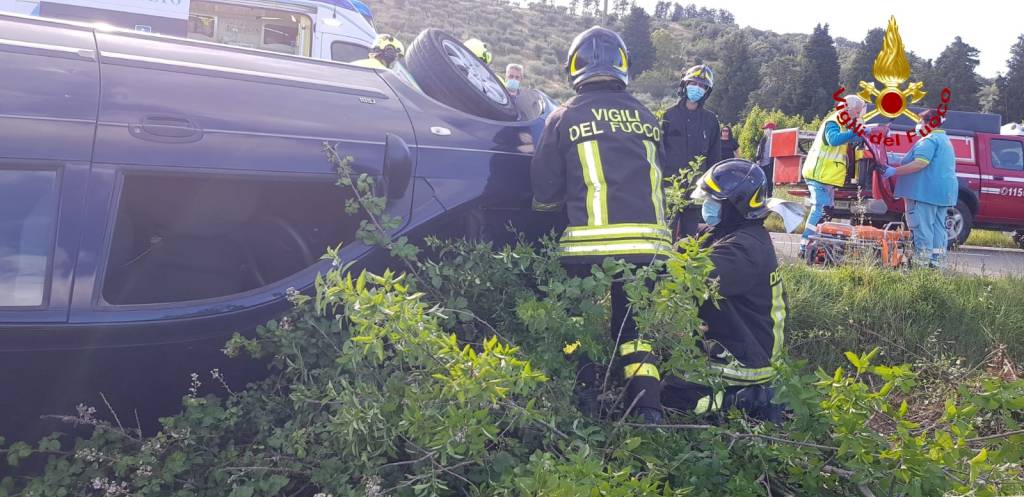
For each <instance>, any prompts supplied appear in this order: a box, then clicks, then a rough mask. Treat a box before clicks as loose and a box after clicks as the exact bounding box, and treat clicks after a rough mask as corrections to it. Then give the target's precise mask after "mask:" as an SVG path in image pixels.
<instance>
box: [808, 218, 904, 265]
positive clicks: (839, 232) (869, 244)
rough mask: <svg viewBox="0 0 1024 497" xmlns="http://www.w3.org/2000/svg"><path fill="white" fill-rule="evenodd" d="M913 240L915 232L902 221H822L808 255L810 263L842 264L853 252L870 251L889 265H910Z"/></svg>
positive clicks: (809, 243)
mask: <svg viewBox="0 0 1024 497" xmlns="http://www.w3.org/2000/svg"><path fill="white" fill-rule="evenodd" d="M912 241H913V234H912V233H911V232H910V231H908V230H907V229H906V227H905V226H904V225H903V223H898V222H894V223H888V224H886V225H885V227H884V228H875V227H874V226H858V225H850V224H844V223H832V222H828V223H821V224H819V225H818V226H817V229H816V231H815V233H814V234H813V235H811V236H810V237H809V239H808V242H807V247H806V251H805V257H806V259H807V263H808V264H810V265H839V264H842V263H843V262H844V261H845V260H846V258H847V256H849V255H850V254H853V253H867V254H873V255H874V256H876V257H877V258H878V259H879V260H880V262H881V263H882V265H884V266H886V267H891V268H900V267H909V266H910V250H912V249H911V243H912Z"/></svg>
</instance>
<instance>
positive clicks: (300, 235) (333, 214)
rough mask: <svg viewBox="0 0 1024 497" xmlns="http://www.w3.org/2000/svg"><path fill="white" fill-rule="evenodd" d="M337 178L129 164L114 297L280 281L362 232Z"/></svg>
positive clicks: (107, 293)
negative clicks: (159, 170)
mask: <svg viewBox="0 0 1024 497" xmlns="http://www.w3.org/2000/svg"><path fill="white" fill-rule="evenodd" d="M350 197H351V195H350V194H348V193H347V191H346V190H344V189H342V188H339V187H337V186H336V185H335V182H334V181H333V180H328V181H314V180H310V181H298V180H295V181H293V180H287V179H281V178H249V177H244V176H217V175H206V174H195V175H174V176H163V175H149V174H127V175H125V179H124V186H123V187H122V192H121V198H120V200H119V201H118V209H117V219H116V221H115V225H114V232H113V235H112V237H111V241H110V249H109V252H108V253H109V255H108V256H107V266H106V274H105V276H104V281H103V300H104V301H105V302H106V303H107V304H109V305H138V304H168V303H174V302H186V301H190V300H203V299H213V298H221V297H226V296H229V295H234V294H238V293H242V292H246V291H249V290H253V289H256V288H260V287H263V286H266V285H271V284H274V283H275V282H278V281H280V280H281V279H283V278H286V277H288V276H290V275H292V274H295V273H296V272H298V271H301V270H303V269H305V268H307V267H310V266H312V265H313V264H315V263H316V262H317V261H318V260H319V259H320V256H321V255H322V254H323V253H324V251H325V250H326V249H327V247H335V246H337V245H338V244H339V243H346V244H347V243H349V242H353V241H354V240H355V232H356V229H357V228H358V227H359V222H360V221H361V220H362V219H363V218H362V217H361V216H356V215H346V214H344V212H345V205H346V200H348V199H349V198H350Z"/></svg>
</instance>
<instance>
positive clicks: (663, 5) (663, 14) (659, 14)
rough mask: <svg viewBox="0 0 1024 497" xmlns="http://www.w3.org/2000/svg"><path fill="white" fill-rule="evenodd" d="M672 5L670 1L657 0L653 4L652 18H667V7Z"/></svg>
mask: <svg viewBox="0 0 1024 497" xmlns="http://www.w3.org/2000/svg"><path fill="white" fill-rule="evenodd" d="M671 6H672V4H671V3H669V2H665V1H659V2H658V3H657V4H656V5H655V6H654V18H655V19H668V9H669V8H670V7H671Z"/></svg>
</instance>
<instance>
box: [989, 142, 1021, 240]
mask: <svg viewBox="0 0 1024 497" xmlns="http://www.w3.org/2000/svg"><path fill="white" fill-rule="evenodd" d="M982 153H987V154H988V155H987V157H986V159H987V160H984V161H983V163H984V162H988V163H989V164H991V167H990V168H989V169H988V170H987V171H983V173H982V176H981V202H980V204H981V211H982V212H981V214H982V215H984V216H985V217H986V218H987V219H988V220H991V221H996V222H1001V221H1006V222H1009V221H1019V220H1020V212H1021V205H1024V140H1022V139H1020V138H1017V137H1003V138H994V137H993V138H991V139H990V140H988V150H987V151H985V150H982Z"/></svg>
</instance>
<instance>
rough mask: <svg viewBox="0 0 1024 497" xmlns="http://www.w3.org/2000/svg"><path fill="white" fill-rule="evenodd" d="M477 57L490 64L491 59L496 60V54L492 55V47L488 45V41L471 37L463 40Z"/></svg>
mask: <svg viewBox="0 0 1024 497" xmlns="http://www.w3.org/2000/svg"><path fill="white" fill-rule="evenodd" d="M462 44H463V45H465V46H466V48H468V49H469V51H470V52H473V55H476V58H478V59H480V60H481V61H483V63H484V64H487V65H490V64H491V61H492V60H494V56H493V55H491V47H490V46H488V45H487V42H485V41H483V40H481V39H479V38H470V39H468V40H466V41H464V42H462Z"/></svg>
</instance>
